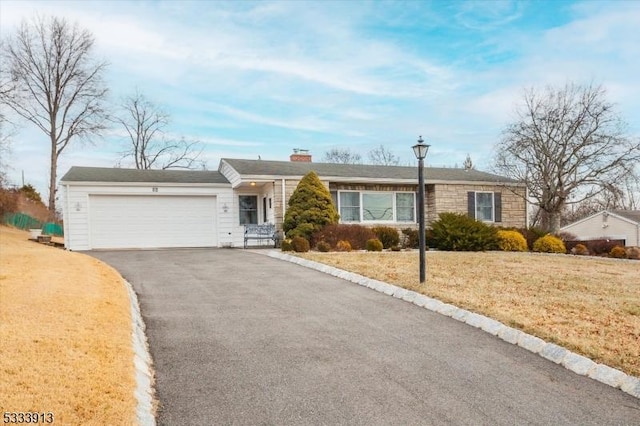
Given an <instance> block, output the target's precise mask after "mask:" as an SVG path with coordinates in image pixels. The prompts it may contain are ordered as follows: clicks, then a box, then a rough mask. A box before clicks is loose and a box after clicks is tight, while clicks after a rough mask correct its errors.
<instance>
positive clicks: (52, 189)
mask: <svg viewBox="0 0 640 426" xmlns="http://www.w3.org/2000/svg"><path fill="white" fill-rule="evenodd" d="M50 170H51V173H50V175H49V220H52V221H53V220H55V218H56V180H57V176H58V151H57V145H56V142H55V139H54V138H53V137H51V169H50Z"/></svg>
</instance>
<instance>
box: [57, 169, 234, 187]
mask: <svg viewBox="0 0 640 426" xmlns="http://www.w3.org/2000/svg"><path fill="white" fill-rule="evenodd" d="M60 180H61V181H62V182H146V183H226V184H228V183H229V181H228V180H227V178H225V177H224V176H223V175H222V174H221V173H220V172H218V171H209V170H137V169H120V168H109V167H77V166H74V167H71V168H70V169H69V171H68V172H67V173H66V174H65V175H64V176H63V177H62V179H60Z"/></svg>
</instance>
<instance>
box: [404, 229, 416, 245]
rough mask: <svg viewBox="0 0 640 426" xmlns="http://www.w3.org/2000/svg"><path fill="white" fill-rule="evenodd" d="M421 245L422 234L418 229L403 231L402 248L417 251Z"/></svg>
mask: <svg viewBox="0 0 640 426" xmlns="http://www.w3.org/2000/svg"><path fill="white" fill-rule="evenodd" d="M419 245H420V233H419V232H418V230H417V229H412V228H405V229H403V230H402V248H411V249H416V248H418V246H419Z"/></svg>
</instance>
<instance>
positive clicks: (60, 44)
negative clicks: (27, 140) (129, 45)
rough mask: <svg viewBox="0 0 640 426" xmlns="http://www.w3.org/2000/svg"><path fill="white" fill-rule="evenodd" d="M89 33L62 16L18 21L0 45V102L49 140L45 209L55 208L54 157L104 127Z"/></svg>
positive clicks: (102, 90)
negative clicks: (47, 201) (11, 34)
mask: <svg viewBox="0 0 640 426" xmlns="http://www.w3.org/2000/svg"><path fill="white" fill-rule="evenodd" d="M93 44H94V38H93V35H92V34H91V33H90V32H89V31H87V30H83V29H81V28H80V27H79V26H78V25H77V24H69V23H68V22H67V21H66V20H65V19H64V18H57V17H47V18H45V17H36V18H35V19H33V20H32V21H23V22H22V24H21V25H20V27H19V28H18V30H17V32H16V34H15V35H14V36H13V37H11V38H9V39H8V40H6V42H4V43H3V46H2V60H3V62H4V64H6V66H4V67H2V71H1V72H2V76H1V77H0V78H1V86H2V87H3V88H6V90H3V91H1V92H0V103H2V104H4V105H6V106H8V107H9V108H10V109H11V110H13V111H14V112H15V113H16V114H18V115H19V116H20V117H22V118H24V119H26V120H28V121H29V122H31V123H32V124H34V125H36V126H37V127H38V128H39V129H40V130H42V131H43V132H44V133H45V134H46V135H47V136H48V137H49V140H50V151H51V158H50V169H49V205H48V207H49V211H50V214H52V215H53V214H55V211H56V208H55V207H56V206H55V203H56V180H57V169H58V157H59V156H60V154H62V152H63V151H64V149H65V148H67V146H69V143H70V142H71V141H72V140H74V139H76V138H77V139H85V140H86V139H88V138H89V137H91V136H93V135H98V134H100V133H101V132H102V131H103V130H104V129H105V125H104V123H105V121H104V119H105V111H104V109H103V100H104V98H105V96H106V94H107V89H106V87H105V86H104V85H103V80H102V74H103V72H104V69H105V68H106V66H107V64H106V62H101V61H96V60H94V59H93V58H92V56H91V55H92V51H93Z"/></svg>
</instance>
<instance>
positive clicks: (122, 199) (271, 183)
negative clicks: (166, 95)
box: [60, 152, 526, 250]
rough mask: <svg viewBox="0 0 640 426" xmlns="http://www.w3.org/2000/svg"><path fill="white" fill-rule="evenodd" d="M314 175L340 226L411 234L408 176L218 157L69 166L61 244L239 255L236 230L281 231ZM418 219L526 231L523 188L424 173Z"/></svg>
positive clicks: (366, 168)
mask: <svg viewBox="0 0 640 426" xmlns="http://www.w3.org/2000/svg"><path fill="white" fill-rule="evenodd" d="M311 170H313V171H315V172H316V173H317V174H318V176H319V177H320V179H321V181H322V182H323V183H324V184H325V185H326V186H327V188H328V189H329V191H330V192H331V195H332V197H333V200H334V202H335V204H336V206H337V208H338V212H339V213H340V216H341V219H340V220H341V222H342V223H359V224H363V225H388V226H393V227H396V228H398V229H402V228H409V227H416V226H417V224H416V220H417V219H416V216H417V215H416V199H417V197H416V191H417V187H418V185H417V168H416V167H399V166H371V165H352V164H348V165H347V164H329V163H313V162H311V156H310V155H309V154H306V153H304V152H303V153H299V152H298V153H295V154H293V155H292V156H291V158H290V161H265V160H240V159H228V158H225V159H222V160H221V161H220V166H219V168H218V171H215V172H214V171H170V170H131V169H117V168H113V169H109V168H95V167H72V168H71V169H70V170H69V171H68V172H67V174H65V175H64V177H63V178H62V179H61V182H60V183H61V186H62V188H63V190H64V191H63V193H64V200H63V211H64V227H65V245H66V247H67V248H68V249H71V250H89V249H98V248H150V247H242V245H243V233H244V225H245V224H252V223H258V224H259V223H275V224H276V226H277V228H278V229H279V230H281V229H282V222H283V217H284V214H285V212H286V208H287V201H288V200H289V197H290V196H291V194H292V193H293V191H294V190H295V188H296V186H297V184H298V182H299V181H300V179H301V178H302V177H303V176H304V175H305V174H307V173H308V172H309V171H311ZM425 180H426V220H427V224H429V223H431V222H433V221H434V220H436V219H437V217H438V214H439V213H442V212H458V213H466V214H469V215H470V216H472V217H474V218H477V219H479V220H483V221H485V222H488V223H491V224H495V225H497V226H509V227H524V226H526V202H525V197H524V196H525V191H526V189H525V186H524V184H522V183H519V182H517V181H514V180H511V179H508V178H504V177H501V176H496V175H493V174H489V173H484V172H480V171H477V170H473V169H471V170H465V169H451V168H426V169H425Z"/></svg>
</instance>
